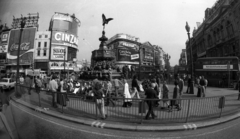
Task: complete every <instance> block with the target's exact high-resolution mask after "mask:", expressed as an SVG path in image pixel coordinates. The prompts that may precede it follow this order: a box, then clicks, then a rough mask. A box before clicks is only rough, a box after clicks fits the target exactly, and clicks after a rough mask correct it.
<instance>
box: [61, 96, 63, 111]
mask: <svg viewBox="0 0 240 139" xmlns="http://www.w3.org/2000/svg"><path fill="white" fill-rule="evenodd" d="M61 96H62V97H61V98H62V113H63V94H61Z"/></svg>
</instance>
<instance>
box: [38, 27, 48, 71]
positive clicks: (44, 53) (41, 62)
mask: <svg viewBox="0 0 240 139" xmlns="http://www.w3.org/2000/svg"><path fill="white" fill-rule="evenodd" d="M50 38H51V32H50V31H38V32H37V33H36V37H35V46H34V48H35V49H34V50H35V51H34V68H35V69H41V70H44V71H48V69H49V64H48V62H49V52H50Z"/></svg>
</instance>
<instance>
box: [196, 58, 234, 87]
mask: <svg viewBox="0 0 240 139" xmlns="http://www.w3.org/2000/svg"><path fill="white" fill-rule="evenodd" d="M238 73H239V59H238V57H206V58H199V59H198V60H197V61H196V63H195V77H198V76H204V77H205V78H206V79H207V80H208V85H209V86H217V87H230V86H233V83H234V82H237V80H238Z"/></svg>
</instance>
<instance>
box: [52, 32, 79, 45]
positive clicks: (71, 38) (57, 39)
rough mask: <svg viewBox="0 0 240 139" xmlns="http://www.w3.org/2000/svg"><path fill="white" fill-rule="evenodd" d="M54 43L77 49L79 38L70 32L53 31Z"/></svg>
mask: <svg viewBox="0 0 240 139" xmlns="http://www.w3.org/2000/svg"><path fill="white" fill-rule="evenodd" d="M52 44H53V45H64V46H70V47H73V48H75V49H77V47H78V38H77V37H76V36H75V35H73V34H69V33H65V32H59V31H52Z"/></svg>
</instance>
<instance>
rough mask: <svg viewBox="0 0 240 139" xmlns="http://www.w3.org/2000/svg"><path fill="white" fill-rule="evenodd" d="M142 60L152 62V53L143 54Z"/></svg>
mask: <svg viewBox="0 0 240 139" xmlns="http://www.w3.org/2000/svg"><path fill="white" fill-rule="evenodd" d="M144 60H146V61H153V53H151V52H145V54H144Z"/></svg>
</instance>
